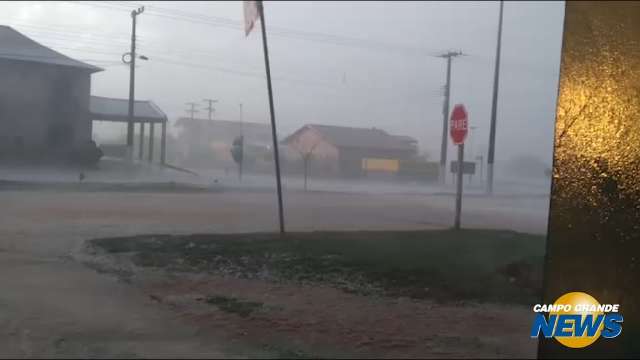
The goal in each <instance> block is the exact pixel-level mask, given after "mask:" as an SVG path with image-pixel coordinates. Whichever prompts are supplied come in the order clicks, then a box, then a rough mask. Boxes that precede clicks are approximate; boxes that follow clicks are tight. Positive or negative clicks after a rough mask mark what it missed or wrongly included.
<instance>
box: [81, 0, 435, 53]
mask: <svg viewBox="0 0 640 360" xmlns="http://www.w3.org/2000/svg"><path fill="white" fill-rule="evenodd" d="M77 4H82V5H89V6H98V7H103V8H109V9H111V10H118V11H127V10H126V9H125V8H124V7H122V6H126V5H122V6H120V4H117V3H116V4H109V5H112V6H109V5H107V4H99V5H98V4H94V3H88V2H77ZM131 5H135V4H131ZM148 10H149V12H148V14H149V15H150V16H156V17H163V18H167V19H172V20H178V21H185V22H190V23H195V24H202V25H210V26H215V27H223V28H230V29H233V30H242V29H243V28H244V25H243V22H242V21H240V20H235V19H230V18H225V17H212V16H205V15H201V14H195V13H189V12H186V11H182V10H178V9H168V8H161V7H158V6H155V5H153V6H148ZM269 31H270V33H271V34H272V35H274V36H278V37H286V38H293V39H298V40H307V41H314V42H321V43H328V44H333V45H338V46H346V47H352V48H361V49H368V50H376V51H384V52H389V51H392V52H396V53H404V54H405V55H423V56H429V54H430V53H432V52H433V51H432V50H428V49H424V48H412V47H408V46H403V45H395V44H389V43H383V42H378V41H372V40H368V39H361V38H354V37H348V36H340V35H333V34H323V33H318V32H309V31H301V30H295V29H288V28H283V27H270V29H269Z"/></svg>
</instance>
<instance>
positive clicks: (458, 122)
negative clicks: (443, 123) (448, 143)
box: [449, 104, 469, 145]
mask: <svg viewBox="0 0 640 360" xmlns="http://www.w3.org/2000/svg"><path fill="white" fill-rule="evenodd" d="M468 131H469V119H468V117H467V110H466V109H465V108H464V105H462V104H457V105H456V106H454V107H453V111H452V112H451V119H450V121H449V134H450V135H451V140H452V141H453V144H454V145H460V144H463V143H464V140H465V139H466V138H467V132H468Z"/></svg>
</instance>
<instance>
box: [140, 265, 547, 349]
mask: <svg viewBox="0 0 640 360" xmlns="http://www.w3.org/2000/svg"><path fill="white" fill-rule="evenodd" d="M178 279H179V280H178ZM178 279H174V280H173V281H166V280H165V281H162V280H156V281H148V282H147V283H146V285H144V286H143V289H144V291H145V292H146V293H148V294H149V296H150V298H151V299H153V300H155V301H157V302H159V303H161V304H163V305H164V306H166V307H167V308H170V309H172V310H173V311H175V312H176V313H177V314H179V316H180V317H181V318H183V319H188V320H189V321H190V322H193V323H195V324H197V325H198V326H199V327H201V328H202V329H206V330H207V331H211V332H212V333H215V334H219V336H221V337H222V338H224V339H225V341H228V342H230V343H234V344H247V343H248V344H252V346H253V347H254V348H258V349H259V348H264V349H265V350H266V349H271V350H274V349H275V350H277V351H278V352H280V353H281V354H283V356H284V355H287V354H289V355H290V356H299V357H325V358H326V357H330V358H331V357H333V358H335V357H339V358H345V357H359V358H362V357H369V358H370V357H375V358H442V357H446V358H460V357H484V358H495V357H505V358H507V357H508V358H514V357H515V358H532V357H535V351H536V346H537V341H535V340H531V339H529V338H528V337H527V336H523V334H524V335H526V334H527V332H528V330H529V329H528V328H529V323H530V317H531V315H530V309H529V308H528V307H524V306H509V305H505V306H502V305H487V304H456V305H453V304H450V305H443V304H437V303H434V302H431V301H428V300H412V299H408V298H386V297H371V296H359V295H354V294H347V293H345V292H343V291H340V290H336V289H334V288H330V287H324V286H313V287H312V286H296V285H287V284H274V283H266V282H264V281H257V280H246V279H237V278H230V277H227V278H225V277H220V276H206V277H193V276H186V275H182V276H180V277H179V278H178ZM212 296H224V297H228V298H233V299H237V300H239V301H242V302H251V303H254V304H258V305H257V306H258V307H259V309H258V310H256V311H254V312H251V313H250V314H249V315H245V316H239V315H238V314H235V313H229V312H228V311H224V310H221V309H219V308H217V307H216V306H214V305H212V304H209V303H207V302H206V299H207V298H210V297H212Z"/></svg>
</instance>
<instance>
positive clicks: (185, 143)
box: [175, 117, 272, 168]
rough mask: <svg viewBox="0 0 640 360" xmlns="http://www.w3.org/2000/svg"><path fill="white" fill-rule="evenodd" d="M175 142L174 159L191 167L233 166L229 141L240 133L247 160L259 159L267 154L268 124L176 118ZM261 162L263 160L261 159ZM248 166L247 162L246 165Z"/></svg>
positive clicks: (270, 141)
mask: <svg viewBox="0 0 640 360" xmlns="http://www.w3.org/2000/svg"><path fill="white" fill-rule="evenodd" d="M175 126H176V127H178V128H180V132H179V134H178V138H177V143H178V144H180V148H179V149H177V151H178V154H177V156H178V161H179V163H181V164H183V165H185V166H194V167H207V168H208V167H220V166H222V167H233V166H235V163H234V161H233V158H232V157H231V146H232V144H233V140H234V139H235V138H236V137H238V136H240V134H243V135H244V151H245V159H246V161H247V162H249V161H253V162H260V161H262V160H265V161H266V160H268V159H264V157H268V156H269V155H270V153H271V146H272V140H271V127H270V125H269V124H260V123H253V122H243V123H242V124H241V123H240V122H239V121H228V120H208V119H197V118H195V119H191V118H187V117H183V118H179V119H178V120H177V121H176V124H175ZM262 162H264V161H262ZM247 165H249V164H247Z"/></svg>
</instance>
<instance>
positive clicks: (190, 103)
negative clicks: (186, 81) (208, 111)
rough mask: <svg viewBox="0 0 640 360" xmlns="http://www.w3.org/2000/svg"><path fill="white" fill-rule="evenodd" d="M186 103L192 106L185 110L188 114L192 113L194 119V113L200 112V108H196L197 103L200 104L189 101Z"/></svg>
mask: <svg viewBox="0 0 640 360" xmlns="http://www.w3.org/2000/svg"><path fill="white" fill-rule="evenodd" d="M186 105H189V106H191V109H187V110H185V111H186V112H187V114H190V115H191V120H193V119H194V118H193V115H194V114H195V113H197V112H199V110H196V105H198V104H197V103H194V102H188V103H186Z"/></svg>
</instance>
